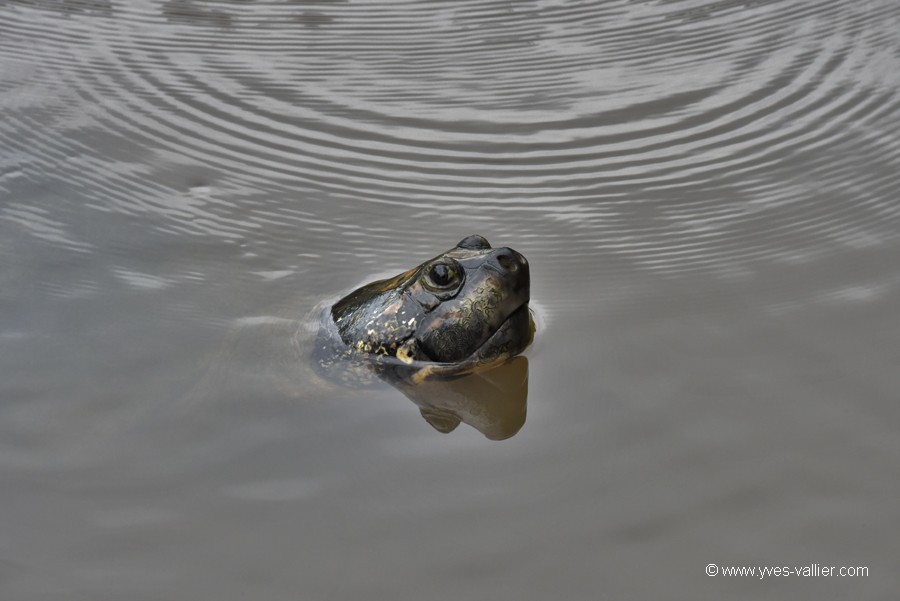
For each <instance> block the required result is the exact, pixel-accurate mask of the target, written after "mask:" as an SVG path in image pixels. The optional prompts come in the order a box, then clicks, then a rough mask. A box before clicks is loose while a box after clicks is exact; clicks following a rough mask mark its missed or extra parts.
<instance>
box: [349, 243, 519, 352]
mask: <svg viewBox="0 0 900 601" xmlns="http://www.w3.org/2000/svg"><path fill="white" fill-rule="evenodd" d="M529 286H530V275H529V268H528V261H526V260H525V257H523V256H522V255H521V254H519V253H518V252H516V251H514V250H512V249H511V248H506V247H504V248H491V245H490V243H488V241H487V240H486V239H484V238H483V237H481V236H469V237H467V238H464V239H463V240H461V241H460V242H459V244H457V245H456V246H455V247H453V248H451V249H450V250H448V251H447V252H445V253H442V254H440V255H438V256H437V257H434V258H433V259H431V260H430V261H426V262H425V263H422V264H421V265H419V266H418V267H415V268H413V269H411V270H409V271H407V272H404V273H402V274H400V275H398V276H395V277H393V278H390V279H387V280H381V281H378V282H373V283H371V284H368V285H366V286H363V287H362V288H359V289H357V290H355V291H354V292H351V293H350V294H349V295H347V296H346V297H344V298H343V299H341V300H340V301H338V302H337V303H335V305H334V306H333V307H332V310H331V314H332V318H333V319H334V321H335V323H336V324H337V327H338V331H339V332H340V336H341V339H342V340H343V342H344V343H345V344H347V345H348V346H349V347H350V348H351V349H353V350H356V351H360V352H363V353H369V354H372V355H374V356H375V357H376V358H378V357H394V358H396V359H398V360H399V361H400V362H402V363H405V364H412V363H414V362H415V363H416V364H418V362H433V363H441V364H460V363H466V364H472V363H487V362H491V361H493V360H495V359H497V358H506V357H511V356H514V355H516V354H518V353H520V352H521V351H522V350H524V348H525V347H526V346H527V345H528V343H529V342H530V341H531V334H532V326H531V319H530V315H529V312H528V300H529Z"/></svg>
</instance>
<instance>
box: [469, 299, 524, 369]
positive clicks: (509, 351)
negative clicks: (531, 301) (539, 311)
mask: <svg viewBox="0 0 900 601" xmlns="http://www.w3.org/2000/svg"><path fill="white" fill-rule="evenodd" d="M533 334H534V330H533V328H532V327H531V313H530V312H529V310H528V302H527V301H526V302H524V303H522V304H521V305H519V307H518V308H517V309H516V310H514V311H513V312H512V313H510V314H509V316H507V318H506V319H505V320H503V323H501V324H500V327H498V328H497V329H496V330H494V333H493V334H491V335H490V336H488V337H487V340H485V341H484V342H482V343H481V345H479V347H478V348H477V349H475V350H474V351H473V352H472V354H471V355H470V356H469V359H476V360H477V359H490V358H491V357H499V356H500V355H501V354H502V355H507V356H513V355H517V354H518V353H521V352H522V351H523V350H525V348H526V347H527V346H528V345H529V344H530V343H531V339H532V336H533Z"/></svg>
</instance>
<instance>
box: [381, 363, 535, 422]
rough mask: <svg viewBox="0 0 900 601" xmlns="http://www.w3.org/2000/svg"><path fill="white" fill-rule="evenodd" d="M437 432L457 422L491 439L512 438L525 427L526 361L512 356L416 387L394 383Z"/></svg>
mask: <svg viewBox="0 0 900 601" xmlns="http://www.w3.org/2000/svg"><path fill="white" fill-rule="evenodd" d="M394 387H395V388H397V389H398V390H400V391H401V392H402V393H403V394H405V395H406V396H407V398H409V400H411V401H412V402H413V403H415V404H416V405H418V406H419V409H420V410H421V412H422V417H424V418H425V421H427V422H428V423H429V424H431V425H432V426H433V427H434V429H435V430H437V431H438V432H443V433H445V434H446V433H448V432H452V431H453V430H455V429H456V427H457V426H458V425H459V423H460V422H463V423H465V424H468V425H470V426H472V427H473V428H475V429H476V430H478V431H479V432H481V433H482V434H484V435H485V436H486V437H487V438H490V439H491V440H504V439H507V438H510V437H511V436H515V434H516V433H517V432H518V431H519V430H520V429H521V428H522V426H523V425H524V424H525V406H526V402H527V400H528V359H527V358H526V357H521V356H520V357H515V358H513V359H512V361H509V362H508V363H505V364H503V365H501V366H499V367H496V368H494V369H491V370H488V371H486V372H479V373H474V374H469V375H467V376H463V377H462V378H458V379H454V380H444V381H442V380H426V381H425V382H422V383H421V384H418V385H410V384H403V383H394Z"/></svg>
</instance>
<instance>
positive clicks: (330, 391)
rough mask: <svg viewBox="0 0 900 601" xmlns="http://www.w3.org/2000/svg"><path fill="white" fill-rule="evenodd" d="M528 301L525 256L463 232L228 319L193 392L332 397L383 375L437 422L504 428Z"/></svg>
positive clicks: (521, 402) (511, 420)
mask: <svg viewBox="0 0 900 601" xmlns="http://www.w3.org/2000/svg"><path fill="white" fill-rule="evenodd" d="M311 300H312V299H311ZM529 301H530V272H529V264H528V261H527V260H526V259H525V257H524V256H522V255H521V254H520V253H518V252H516V251H515V250H512V249H511V248H506V247H504V248H492V247H491V245H490V243H489V242H488V241H487V240H486V239H485V238H484V237H482V236H479V235H472V236H468V237H466V238H463V239H462V240H461V241H460V242H459V243H458V244H457V245H456V246H454V247H453V248H451V249H449V250H447V251H446V252H443V253H441V254H439V255H437V256H436V257H434V258H432V259H429V260H427V261H425V262H423V263H421V264H420V265H418V266H416V267H414V268H412V269H409V270H407V271H404V272H403V273H400V274H398V275H395V276H393V277H389V278H386V279H381V280H378V281H374V282H371V283H368V284H365V285H362V286H359V287H357V288H355V289H353V290H352V291H350V292H349V293H347V294H345V295H343V296H341V297H339V298H337V300H334V301H329V300H324V301H320V302H319V303H318V305H316V307H315V308H314V309H313V310H312V311H310V312H309V313H307V315H306V317H305V318H303V317H301V316H297V313H296V299H286V300H285V301H284V303H283V306H282V307H280V308H271V309H270V310H269V311H266V312H264V314H262V315H255V316H247V317H242V318H239V319H237V320H235V322H234V325H235V327H234V328H233V329H232V332H231V334H230V335H229V338H228V344H227V345H226V348H225V349H224V350H223V351H222V352H220V353H219V354H218V356H217V357H218V358H217V359H216V360H214V361H213V364H212V366H210V367H209V368H208V369H207V370H206V373H205V375H204V376H203V377H202V378H201V381H199V382H198V383H197V384H196V385H195V387H194V391H195V393H194V394H192V395H191V398H208V397H209V396H210V395H211V394H212V395H214V396H215V398H218V399H224V398H230V397H232V396H233V395H239V396H240V398H242V399H246V398H247V397H254V396H258V395H267V394H271V393H272V392H273V391H276V392H279V393H280V394H284V395H285V396H287V397H290V398H297V399H309V398H317V397H331V398H334V397H342V396H344V395H343V393H341V392H340V391H341V390H349V389H355V390H366V389H370V388H372V387H375V386H383V385H384V384H385V383H386V384H388V385H390V386H391V387H393V388H395V389H397V390H399V391H400V392H401V393H403V395H404V396H406V397H407V398H408V399H410V400H411V401H413V402H414V403H415V404H416V405H417V406H418V407H419V409H420V411H421V414H422V416H423V417H424V418H425V420H426V421H427V422H428V423H429V424H431V425H432V426H433V427H434V428H435V429H436V430H438V431H440V432H450V431H452V430H453V429H455V428H456V426H457V425H458V424H459V423H460V422H465V423H468V424H469V425H471V426H473V427H474V428H476V429H477V430H479V431H480V432H482V433H483V434H484V435H485V436H486V437H488V438H491V439H503V438H508V437H509V436H512V435H513V434H515V433H516V432H517V431H518V429H519V428H520V427H521V426H522V424H523V423H524V421H525V402H526V399H527V380H528V377H527V376H528V361H527V358H526V357H524V356H518V355H520V354H521V353H522V352H523V351H524V350H525V349H526V348H527V347H528V346H529V344H530V343H531V342H532V340H533V337H534V332H535V325H534V319H533V316H532V314H531V309H530V307H529ZM236 380H238V381H236Z"/></svg>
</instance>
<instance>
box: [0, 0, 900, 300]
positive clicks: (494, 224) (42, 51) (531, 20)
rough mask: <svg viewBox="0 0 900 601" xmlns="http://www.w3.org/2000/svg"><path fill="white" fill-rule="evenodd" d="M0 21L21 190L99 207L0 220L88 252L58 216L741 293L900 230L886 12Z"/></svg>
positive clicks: (679, 9)
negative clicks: (462, 240)
mask: <svg viewBox="0 0 900 601" xmlns="http://www.w3.org/2000/svg"><path fill="white" fill-rule="evenodd" d="M0 14H2V19H0V61H2V64H3V66H4V67H3V71H2V79H0V86H2V88H0V110H2V112H3V119H2V121H0V145H2V147H3V148H4V149H5V150H4V154H3V170H4V171H3V173H4V174H11V173H17V174H18V176H16V177H18V178H19V180H21V181H25V182H27V181H32V182H39V183H41V185H44V186H47V187H49V188H51V189H63V188H64V189H66V190H75V191H78V190H81V191H84V195H83V196H84V197H83V198H80V199H78V200H77V202H76V200H75V199H74V198H73V197H71V195H69V196H67V197H66V198H63V199H62V200H58V201H57V202H58V203H59V204H58V205H57V206H54V207H43V208H42V207H35V208H32V209H29V210H30V211H31V213H30V214H32V215H34V216H35V218H34V219H26V218H25V217H23V215H26V213H27V212H26V209H24V208H23V207H22V206H20V205H19V204H15V203H4V205H3V206H2V207H0V217H2V218H3V219H6V220H12V221H14V222H15V223H17V224H19V225H20V226H21V227H24V228H26V229H27V228H30V229H31V230H32V233H33V234H34V235H35V236H44V238H45V239H48V237H49V238H52V239H53V241H55V242H57V243H59V244H63V245H68V246H69V247H71V248H80V249H82V250H83V249H85V248H88V247H90V246H91V244H92V241H91V240H90V239H89V238H90V233H89V232H88V231H86V230H85V229H84V228H81V229H79V228H78V227H76V225H75V224H74V223H70V224H68V226H69V227H68V228H67V227H66V226H67V224H66V223H65V215H66V214H67V212H68V214H69V215H75V214H79V215H81V214H83V212H84V211H85V210H86V209H89V210H92V211H96V212H97V213H98V214H108V213H115V214H119V215H126V216H128V217H129V219H132V220H133V221H132V222H133V223H135V224H143V226H144V227H150V228H154V229H156V230H157V231H159V232H163V233H167V234H168V235H175V236H182V235H204V236H215V237H222V238H225V239H229V240H246V239H252V238H254V237H258V236H259V233H260V232H264V231H266V232H272V231H274V230H277V229H278V228H285V230H286V231H287V230H290V231H294V232H297V233H298V235H297V237H298V238H302V240H303V242H302V243H300V242H298V243H297V244H298V245H300V246H301V248H300V251H301V252H303V251H305V252H312V253H318V252H332V251H335V250H337V249H338V248H346V246H347V244H348V240H349V241H350V243H351V246H352V247H353V248H355V249H364V248H371V247H373V246H378V247H379V248H381V249H383V250H382V253H380V255H379V260H382V261H383V260H385V258H387V259H388V260H390V258H391V257H395V258H398V259H399V258H401V257H405V251H404V249H403V247H402V245H397V244H386V242H391V241H396V239H397V233H398V232H403V234H404V237H405V239H406V240H408V241H410V242H411V243H416V244H421V243H424V242H426V241H429V240H432V239H433V238H434V237H435V235H436V232H435V231H434V230H433V228H431V227H428V226H429V225H430V224H435V223H440V224H441V227H442V228H446V229H448V230H451V231H452V232H453V234H448V240H449V239H450V238H453V237H454V236H455V235H456V232H457V231H459V230H463V232H464V233H470V232H469V231H468V229H470V228H472V227H481V228H483V229H486V230H488V231H492V232H498V233H500V234H509V235H510V236H513V237H514V238H515V239H516V240H524V241H527V242H525V244H528V245H530V252H532V253H540V255H541V256H542V257H543V260H544V261H545V262H546V264H548V265H552V266H557V267H560V268H563V267H565V266H566V265H570V264H571V262H572V259H573V254H574V255H575V258H576V259H577V261H576V262H577V264H578V265H579V269H580V272H581V273H584V269H587V273H589V274H590V273H591V272H590V270H591V269H592V267H591V266H592V264H593V263H592V260H591V257H594V256H606V257H610V256H612V257H618V258H619V259H621V260H622V261H624V262H625V263H623V264H627V265H628V266H629V268H630V266H634V265H637V266H639V267H641V268H646V269H651V270H655V271H658V272H660V273H664V274H671V275H674V274H682V273H689V272H713V273H721V274H724V273H741V272H744V271H746V270H752V269H753V266H754V265H755V264H757V263H758V262H760V261H763V262H782V263H790V262H796V261H807V260H814V259H816V258H822V257H827V256H829V255H831V254H834V253H838V252H843V250H844V249H847V248H858V247H860V246H866V247H870V246H873V245H874V246H878V245H885V244H893V243H896V241H897V239H898V237H900V227H898V226H900V201H898V190H900V169H898V160H900V137H898V135H897V133H896V132H897V131H900V94H898V90H900V38H898V36H897V35H896V32H897V31H900V4H898V3H896V2H893V1H892V0H882V1H868V2H866V1H863V2H850V1H848V0H808V1H795V0H759V1H754V2H749V1H736V0H722V1H718V2H711V1H708V0H658V1H646V2H636V1H633V0H622V1H611V2H588V1H580V2H579V1H575V2H562V1H558V0H543V1H521V2H499V1H493V0H467V1H461V2H453V3H435V2H426V1H412V2H389V1H382V2H356V1H354V0H310V1H305V0H303V1H301V0H290V1H289V0H285V1H281V2H275V1H271V2H237V1H219V2H213V1H205V0H165V1H147V2H133V1H128V2H125V1H124V0H119V1H116V0H102V1H101V0H82V1H80V2H65V3H63V2H55V1H51V0H37V1H31V2H25V1H11V0H8V1H7V2H4V3H0ZM4 178H6V179H4ZM6 180H11V181H13V180H15V177H13V176H12V175H0V186H3V190H4V191H7V192H8V191H10V190H12V189H13V188H11V187H10V185H11V184H9V183H8V182H7V181H6ZM63 196H65V195H63ZM66 203H69V204H66ZM42 210H43V211H44V213H48V214H43V216H41V215H42V213H41V211H42ZM49 213H52V215H50V214H49ZM38 217H39V218H38ZM73 219H74V218H73ZM60 221H62V223H60ZM423 226H424V227H423ZM66 229H69V230H71V231H65V230H66ZM301 234H302V236H301ZM79 236H80V237H81V238H82V239H79ZM269 237H270V238H273V236H272V235H271V234H269ZM274 238H277V236H274ZM270 241H271V240H270ZM337 241H339V242H337ZM449 241H452V240H449ZM573 249H574V250H573ZM606 268H607V269H608V268H609V265H608V264H607V267H606ZM848 285H849V284H848Z"/></svg>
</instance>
